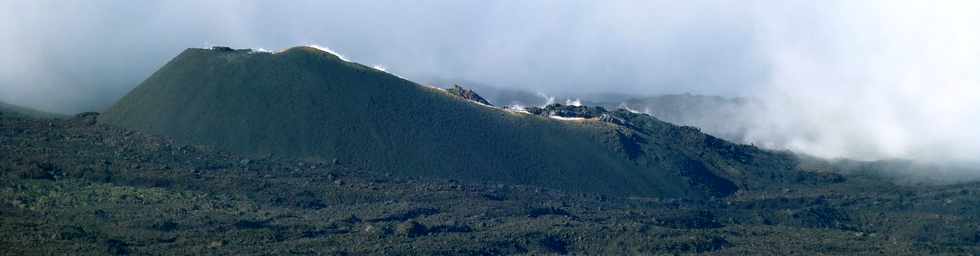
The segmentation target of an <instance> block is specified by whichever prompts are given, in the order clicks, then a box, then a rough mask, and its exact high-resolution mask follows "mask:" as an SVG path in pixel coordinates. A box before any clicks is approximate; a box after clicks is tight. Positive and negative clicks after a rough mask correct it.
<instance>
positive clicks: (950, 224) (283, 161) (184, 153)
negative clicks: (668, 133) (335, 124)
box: [0, 114, 980, 255]
mask: <svg viewBox="0 0 980 256" xmlns="http://www.w3.org/2000/svg"><path fill="white" fill-rule="evenodd" d="M93 118H94V116H91V115H88V114H87V115H84V116H82V117H80V118H76V119H68V120H43V121H42V120H34V119H25V118H9V117H3V116H0V255H155V254H188V255H269V254H272V255H281V254H310V255H514V254H518V255H554V254H569V255H977V253H980V232H978V231H977V230H978V228H980V214H978V213H980V184H977V183H971V184H962V185H954V186H921V187H903V186H893V185H888V184H886V183H882V182H879V181H878V180H880V179H879V178H876V177H869V178H870V179H866V178H861V177H860V176H856V177H849V178H848V179H847V181H844V182H840V183H835V184H825V185H822V186H806V185H804V184H786V186H782V187H773V188H771V189H768V190H759V191H743V193H738V194H737V195H733V196H730V197H727V198H718V199H714V200H705V201H700V202H698V201H688V200H672V199H645V198H622V197H610V196H597V195H592V194H582V193H574V194H567V193H562V192H559V191H554V190H549V189H541V188H537V187H530V186H508V185H500V184H490V185H482V184H470V183H464V182H458V181H447V180H444V179H405V178H399V177H390V176H387V175H384V174H379V173H374V172H373V171H371V170H357V168H354V167H350V166H347V165H345V164H333V163H330V162H326V163H325V162H315V161H313V162H311V161H303V160H298V159H289V158H276V157H273V158H267V159H255V158H247V159H246V158H244V157H243V156H240V155H235V154H229V153H225V152H220V151H215V150H213V149H209V148H207V147H195V146H187V145H181V144H176V143H174V142H173V141H172V140H170V139H168V138H163V137H158V136H149V135H146V134H144V133H141V132H135V131H130V130H125V129H118V128H113V127H107V126H104V125H99V124H95V125H93V123H94V122H93Z"/></svg>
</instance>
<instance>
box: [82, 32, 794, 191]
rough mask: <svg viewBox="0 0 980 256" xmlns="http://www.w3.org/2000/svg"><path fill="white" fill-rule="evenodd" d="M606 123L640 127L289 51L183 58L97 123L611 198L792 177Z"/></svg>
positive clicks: (705, 146) (240, 148) (761, 155)
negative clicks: (552, 112) (541, 110)
mask: <svg viewBox="0 0 980 256" xmlns="http://www.w3.org/2000/svg"><path fill="white" fill-rule="evenodd" d="M617 115H619V116H621V117H624V118H626V117H628V118H631V119H635V120H637V121H636V123H639V124H641V125H633V126H624V125H617V124H612V123H608V122H600V121H597V120H586V121H559V120H553V119H551V118H548V117H542V116H535V115H527V114H522V113H515V112H509V111H504V110H500V109H495V108H491V107H487V106H484V105H480V104H475V103H472V102H469V101H466V100H463V99H461V98H458V97H454V96H452V95H450V94H448V93H446V92H445V91H443V90H440V89H434V88H429V87H424V86H420V85H417V84H415V83H413V82H411V81H408V80H404V79H401V78H399V77H397V76H394V75H391V74H388V73H385V72H381V71H378V70H375V69H372V68H369V67H366V66H363V65H360V64H356V63H351V62H347V61H344V60H342V59H340V58H338V57H337V56H335V55H332V54H330V53H327V52H323V51H320V50H317V49H315V48H310V47H296V48H292V49H289V50H286V51H284V52H280V53H275V54H271V53H257V52H251V51H247V50H230V49H222V48H215V49H211V50H208V49H188V50H186V51H184V52H183V53H181V54H180V55H179V56H177V57H176V58H175V59H173V60H172V61H170V62H169V63H168V64H167V65H166V66H164V67H163V68H161V69H160V70H159V71H157V72H156V73H154V74H153V75H152V76H151V77H150V78H148V79H147V80H146V81H144V82H143V83H142V84H141V85H140V86H139V87H138V88H136V89H135V90H133V91H132V92H131V93H130V94H129V95H127V96H126V97H124V98H123V99H122V100H120V101H119V102H118V103H117V104H116V105H114V106H113V107H112V108H111V109H110V110H108V111H107V112H106V113H105V114H104V115H103V117H101V119H100V121H102V122H105V123H109V124H113V125H116V126H120V127H126V128H133V129H138V130H143V131H148V132H151V133H154V134H160V135H167V136H171V137H173V138H175V139H177V140H179V141H181V142H187V143H193V144H208V145H216V146H218V147H219V148H222V149H225V150H229V151H233V152H237V153H244V154H250V155H260V156H261V155H268V154H276V155H286V156H291V157H306V158H312V159H323V160H331V159H337V160H339V161H340V162H342V163H345V164H352V165H353V166H362V167H364V168H368V169H372V170H379V171H384V172H391V173H395V174H400V175H410V176H420V175H421V176H437V177H444V178H455V179H461V180H467V181H496V182H504V183H518V184H530V185H542V186H547V187H553V188H559V189H565V190H569V191H582V192H600V193H610V194H620V195H644V196H666V197H686V198H704V197H708V196H723V195H728V194H731V193H733V192H734V191H735V189H736V188H735V186H736V185H739V186H743V187H744V186H745V185H746V184H748V183H749V182H746V180H747V179H749V178H751V177H750V176H753V175H756V176H760V177H767V178H773V177H775V178H780V177H782V176H783V175H787V174H792V173H790V170H791V169H793V168H795V162H794V161H795V160H794V159H793V158H792V157H790V156H788V155H779V154H772V153H768V152H763V151H759V150H758V149H755V148H752V147H745V146H736V145H732V144H730V143H727V142H724V141H721V140H718V139H715V138H713V137H710V136H706V135H704V134H701V133H700V132H698V131H696V130H694V129H689V128H680V127H677V126H673V125H669V124H666V123H664V122H660V121H659V120H656V119H653V118H650V117H649V116H641V115H635V114H630V113H628V112H625V111H619V112H617ZM627 115H628V116H627ZM757 174H758V175H757ZM794 175H795V174H794ZM776 176H779V177H776ZM754 184H764V182H762V181H758V182H754Z"/></svg>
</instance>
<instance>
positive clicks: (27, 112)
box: [0, 102, 65, 119]
mask: <svg viewBox="0 0 980 256" xmlns="http://www.w3.org/2000/svg"><path fill="white" fill-rule="evenodd" d="M0 115H9V116H15V117H27V118H41V119H47V118H63V117H65V116H63V115H59V114H54V113H48V112H44V111H40V110H35V109H31V108H27V107H21V106H17V105H13V104H7V103H4V102H0Z"/></svg>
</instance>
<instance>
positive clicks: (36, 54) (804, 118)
mask: <svg viewBox="0 0 980 256" xmlns="http://www.w3.org/2000/svg"><path fill="white" fill-rule="evenodd" d="M978 5H980V3H977V2H970V1H947V2H928V3H927V2H905V1H860V2H855V1H751V0H750V1H738V2H731V1H659V0H654V1H640V2H637V1H601V2H598V1H557V0H554V1H553V0H541V1H467V0H464V1H422V2H418V1H368V2H363V1H358V2H348V1H312V0H311V1H291V2H289V3H279V2H261V1H256V2H242V1H232V0H223V1H222V0H219V1H205V2H201V1H190V0H173V1H123V0H105V1H94V2H87V1H86V2H75V1H67V2H66V1H54V0H37V1H0V31H3V33H0V44H2V45H4V47H3V48H0V56H3V58H0V101H5V102H9V103H14V104H20V105H26V106H30V107H35V108H39V109H42V110H47V111H54V112H62V113H75V112H81V111H99V110H102V109H104V108H105V107H107V106H109V105H110V104H112V103H113V102H114V101H115V100H117V99H118V98H119V97H121V96H122V95H124V94H125V93H127V92H128V91H129V90H131V89H132V88H134V87H135V86H136V85H137V84H138V83H139V82H140V81H141V80H143V79H145V78H146V77H148V76H149V75H150V74H151V73H152V72H153V71H154V70H156V69H157V68H159V67H160V66H161V65H163V64H164V63H166V62H167V60H169V59H170V58H172V57H174V56H176V54H177V53H179V52H180V51H181V50H183V49H184V48H188V47H207V46H210V45H226V46H231V47H235V48H258V47H259V46H262V47H268V48H269V49H285V48H288V47H291V46H296V45H304V44H307V42H318V43H321V44H322V45H328V46H330V47H331V48H332V49H335V50H338V51H340V52H343V53H345V54H346V57H349V58H350V59H353V60H357V61H358V62H360V63H384V64H385V66H384V68H385V69H386V70H396V71H398V72H397V73H398V74H400V75H403V76H405V77H406V78H408V79H411V80H415V81H417V82H420V83H422V84H427V83H431V82H432V81H434V80H437V79H442V80H446V79H450V80H465V81H479V82H482V83H486V84H491V85H497V86H503V87H506V88H510V89H519V90H525V91H534V92H542V93H546V94H547V95H569V94H572V93H574V94H575V95H576V96H577V97H583V99H588V97H587V96H588V95H596V94H598V93H610V92H612V93H621V94H627V95H636V96H641V95H652V94H664V93H687V92H690V93H695V94H707V95H723V96H740V97H750V98H754V99H757V100H759V101H761V102H763V103H764V105H765V106H766V107H765V108H764V109H761V110H758V111H753V112H752V113H746V114H745V115H744V116H739V118H740V119H739V122H742V123H744V125H745V126H746V127H749V128H750V129H748V130H747V134H746V139H747V140H749V141H751V142H753V143H757V144H764V145H768V146H771V147H774V148H787V149H792V150H796V151H800V152H805V153H809V154H813V155H817V156H822V157H849V158H857V159H884V158H915V159H927V160H930V161H943V160H978V159H977V157H978V156H980V135H978V133H976V132H972V130H975V129H976V128H975V127H977V125H978V124H980V107H978V106H977V103H976V102H980V75H978V72H977V71H978V70H977V68H978V67H980V38H978V37H980V33H975V32H973V31H974V30H975V28H974V27H976V26H977V25H978V24H980V16H978V15H976V13H980V6H978ZM258 49H260V50H259V51H264V50H261V48H258ZM324 49H326V48H325V47H324ZM326 50H327V51H330V49H326ZM338 56H340V55H338ZM542 95H545V94H542ZM545 97H548V96H545ZM545 100H548V101H550V102H554V98H550V100H549V99H547V98H546V99H545Z"/></svg>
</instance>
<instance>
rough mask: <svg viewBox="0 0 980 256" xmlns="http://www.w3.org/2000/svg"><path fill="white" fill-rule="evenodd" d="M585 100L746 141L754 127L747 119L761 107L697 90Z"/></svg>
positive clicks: (730, 139)
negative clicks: (594, 100)
mask: <svg viewBox="0 0 980 256" xmlns="http://www.w3.org/2000/svg"><path fill="white" fill-rule="evenodd" d="M587 104H595V105H599V106H605V107H615V108H630V109H632V110H635V111H639V112H643V113H647V114H650V115H653V116H655V117H657V118H658V119H661V120H664V121H667V122H670V123H673V124H677V125H686V126H694V127H698V128H700V129H701V130H702V131H704V132H706V133H708V134H711V135H714V136H718V137H720V138H723V139H725V140H729V141H733V142H736V143H748V142H749V140H748V139H747V138H746V136H747V133H748V132H749V129H751V128H752V127H753V126H752V124H751V123H750V122H751V120H752V118H754V116H753V115H754V114H757V113H759V112H760V111H762V108H763V107H764V106H763V105H762V103H761V102H758V101H754V100H752V99H748V98H728V97H720V96H707V95H696V94H665V95H656V96H648V97H635V98H626V99H623V100H618V101H608V100H607V101H600V102H588V103H587Z"/></svg>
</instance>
